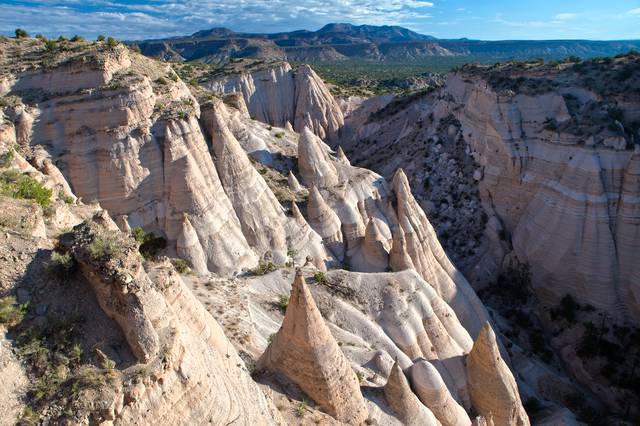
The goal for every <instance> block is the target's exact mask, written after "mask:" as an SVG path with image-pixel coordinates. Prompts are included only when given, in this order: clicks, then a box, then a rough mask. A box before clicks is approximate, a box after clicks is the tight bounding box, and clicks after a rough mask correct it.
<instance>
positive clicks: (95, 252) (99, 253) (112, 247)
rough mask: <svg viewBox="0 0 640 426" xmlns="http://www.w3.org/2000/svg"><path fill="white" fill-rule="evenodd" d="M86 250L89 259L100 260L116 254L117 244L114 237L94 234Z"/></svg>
mask: <svg viewBox="0 0 640 426" xmlns="http://www.w3.org/2000/svg"><path fill="white" fill-rule="evenodd" d="M88 250H89V256H91V259H93V260H102V259H106V258H108V257H112V256H113V255H114V254H116V253H117V252H118V244H117V243H116V241H115V240H114V239H111V238H109V237H106V236H101V235H96V236H95V238H94V239H93V241H91V244H89V247H88Z"/></svg>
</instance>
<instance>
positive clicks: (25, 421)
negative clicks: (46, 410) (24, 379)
mask: <svg viewBox="0 0 640 426" xmlns="http://www.w3.org/2000/svg"><path fill="white" fill-rule="evenodd" d="M39 419H40V416H38V414H37V413H36V412H35V411H34V409H33V408H31V407H30V406H28V405H27V406H25V407H24V410H22V417H21V418H20V422H19V423H18V424H19V425H20V426H36V425H37V424H38V420H39Z"/></svg>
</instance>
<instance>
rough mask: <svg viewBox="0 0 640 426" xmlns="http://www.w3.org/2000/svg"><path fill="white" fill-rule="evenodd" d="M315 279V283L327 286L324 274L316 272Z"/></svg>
mask: <svg viewBox="0 0 640 426" xmlns="http://www.w3.org/2000/svg"><path fill="white" fill-rule="evenodd" d="M313 279H314V280H315V282H317V283H318V284H327V276H326V275H325V273H324V272H316V273H315V274H314V275H313Z"/></svg>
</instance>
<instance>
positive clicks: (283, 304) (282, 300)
mask: <svg viewBox="0 0 640 426" xmlns="http://www.w3.org/2000/svg"><path fill="white" fill-rule="evenodd" d="M287 306H289V296H287V295H286V294H281V295H280V297H279V298H278V307H279V308H280V310H281V311H282V312H284V311H286V310H287Z"/></svg>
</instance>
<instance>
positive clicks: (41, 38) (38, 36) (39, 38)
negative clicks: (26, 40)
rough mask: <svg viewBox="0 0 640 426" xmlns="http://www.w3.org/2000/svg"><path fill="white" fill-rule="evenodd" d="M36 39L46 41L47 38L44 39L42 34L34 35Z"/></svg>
mask: <svg viewBox="0 0 640 426" xmlns="http://www.w3.org/2000/svg"><path fill="white" fill-rule="evenodd" d="M36 38H37V39H38V40H46V39H47V38H46V37H45V36H44V35H42V34H36Z"/></svg>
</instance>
